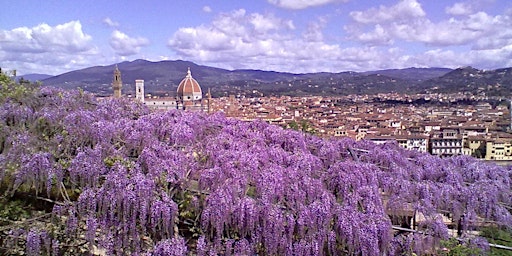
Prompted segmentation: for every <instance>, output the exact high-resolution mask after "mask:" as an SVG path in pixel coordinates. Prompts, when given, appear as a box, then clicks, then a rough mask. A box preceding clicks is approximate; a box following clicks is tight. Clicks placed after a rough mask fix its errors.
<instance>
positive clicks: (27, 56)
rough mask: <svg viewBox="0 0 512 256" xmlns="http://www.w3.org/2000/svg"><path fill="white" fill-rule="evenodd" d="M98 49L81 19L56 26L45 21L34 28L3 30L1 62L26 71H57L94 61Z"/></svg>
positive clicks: (0, 44) (0, 48)
mask: <svg viewBox="0 0 512 256" xmlns="http://www.w3.org/2000/svg"><path fill="white" fill-rule="evenodd" d="M98 53H99V51H98V49H97V48H96V47H95V46H94V45H93V44H92V37H91V36H90V35H88V34H86V33H84V32H83V31H82V25H81V23H80V21H70V22H67V23H64V24H60V25H56V26H53V27H52V26H50V25H48V24H44V23H43V24H39V25H37V26H35V27H32V28H28V27H19V28H15V29H12V30H0V61H1V62H2V66H4V67H11V68H13V69H14V68H15V69H18V70H19V72H20V73H24V74H27V73H31V72H39V73H51V74H57V73H59V72H62V71H67V70H68V69H67V68H69V67H77V66H81V65H87V64H88V63H92V60H94V59H96V60H97V55H98ZM89 61H91V62H89Z"/></svg>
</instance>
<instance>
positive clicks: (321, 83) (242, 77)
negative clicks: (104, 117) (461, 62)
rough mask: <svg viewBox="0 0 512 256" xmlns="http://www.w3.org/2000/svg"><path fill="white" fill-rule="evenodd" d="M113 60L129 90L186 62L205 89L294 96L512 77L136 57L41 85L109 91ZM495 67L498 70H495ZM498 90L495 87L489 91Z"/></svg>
mask: <svg viewBox="0 0 512 256" xmlns="http://www.w3.org/2000/svg"><path fill="white" fill-rule="evenodd" d="M116 66H117V67H118V68H119V69H120V70H121V73H122V80H123V85H124V86H123V93H124V94H133V93H134V90H135V85H134V84H135V80H136V79H144V80H145V85H146V91H147V92H148V93H151V94H155V95H172V94H173V92H174V91H175V89H176V88H177V86H178V84H179V82H180V81H181V80H182V79H183V78H184V77H185V76H186V72H187V69H188V68H190V69H191V72H192V76H193V77H194V78H195V79H196V80H197V81H198V82H199V83H200V85H201V87H203V89H204V90H206V89H208V88H211V89H212V91H213V93H214V96H222V95H224V96H225V95H228V94H240V95H246V96H254V95H261V94H263V95H291V96H297V95H347V94H374V93H386V92H410V93H419V92H445V91H446V92H453V91H456V89H455V88H460V86H459V85H460V84H464V85H466V84H475V86H469V87H467V88H465V90H466V91H468V90H474V91H475V92H481V90H478V88H480V87H481V86H483V85H482V84H493V85H494V84H495V81H490V80H492V79H495V80H496V79H498V80H499V81H502V82H508V81H512V72H509V69H510V70H512V68H503V69H497V70H493V71H482V70H478V69H474V68H470V67H463V68H458V69H449V68H440V67H433V68H417V67H410V68H404V69H384V70H375V71H365V72H355V71H343V72H338V73H333V72H316V73H291V72H277V71H264V70H257V69H235V70H228V69H222V68H217V67H211V66H205V65H199V64H196V63H194V62H191V61H185V60H165V61H155V62H153V61H148V60H143V59H137V60H133V61H124V62H120V63H116V64H111V65H106V66H93V67H88V68H84V69H80V70H75V71H70V72H66V73H63V74H60V75H57V76H53V77H50V78H47V79H44V80H42V82H43V84H44V85H51V86H56V87H62V88H66V89H73V88H77V87H80V88H82V89H84V90H86V91H90V92H93V93H96V94H98V95H110V94H111V93H112V88H111V82H112V75H113V71H114V69H115V67H116ZM499 70H501V71H499ZM482 72H483V73H482ZM485 72H487V73H485ZM499 72H501V73H503V74H502V75H501V76H499V75H497V73H499ZM484 73H485V77H490V78H489V79H487V80H485V79H483V80H482V79H481V76H483V75H482V74H484ZM471 74H472V75H471ZM509 76H511V77H509ZM476 80H479V81H476ZM502 87H503V88H505V89H506V88H510V87H512V86H511V85H510V84H506V85H505V86H502ZM503 88H502V89H503ZM503 91H504V90H494V93H502V92H503Z"/></svg>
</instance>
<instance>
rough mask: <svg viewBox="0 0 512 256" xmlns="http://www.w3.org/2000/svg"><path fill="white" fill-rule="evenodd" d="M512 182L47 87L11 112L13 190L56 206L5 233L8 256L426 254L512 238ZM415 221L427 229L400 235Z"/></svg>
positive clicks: (415, 158) (5, 190)
mask: <svg viewBox="0 0 512 256" xmlns="http://www.w3.org/2000/svg"><path fill="white" fill-rule="evenodd" d="M511 178H512V172H511V170H510V169H507V168H504V167H499V166H496V165H491V164H486V163H484V162H481V161H478V160H475V159H473V158H470V157H465V156H460V157H454V158H448V159H440V158H438V157H434V156H430V155H428V154H421V153H417V152H411V151H405V150H403V149H400V148H399V147H398V146H397V145H393V144H387V145H383V146H377V145H374V144H372V143H369V142H355V141H353V140H349V139H342V140H328V139H321V138H318V137H315V136H311V135H305V134H302V133H299V132H296V131H293V130H286V129H283V128H281V127H278V126H273V125H269V124H266V123H264V122H261V121H254V122H242V121H238V120H234V119H228V118H225V117H224V116H223V115H222V114H213V115H206V114H202V113H192V112H183V111H167V112H150V111H149V110H148V109H147V108H145V107H144V106H142V105H140V104H137V103H135V102H133V101H128V100H119V99H117V100H114V99H104V100H96V99H95V98H94V97H92V96H91V95H89V94H86V93H83V92H81V91H65V90H59V89H52V88H42V89H41V90H38V91H36V92H35V93H34V94H31V95H29V96H27V97H25V98H23V99H22V100H14V99H6V100H4V102H3V104H2V105H1V108H0V193H1V195H2V196H3V197H5V198H14V197H17V198H19V197H20V196H26V197H30V198H33V199H34V198H35V201H44V202H46V205H48V204H49V205H50V207H51V209H47V211H48V213H44V215H42V217H38V218H33V219H32V220H30V219H29V220H26V221H25V222H23V221H20V222H19V223H18V224H17V223H14V224H9V226H8V229H7V228H2V227H0V232H1V233H0V235H1V238H0V247H1V249H0V252H5V253H6V254H10V252H11V251H10V250H13V251H14V250H20V248H22V249H21V250H23V251H24V253H25V254H27V255H40V254H46V255H57V254H59V253H60V254H76V253H80V252H81V251H80V250H86V251H89V252H93V253H98V252H103V253H106V254H107V255H126V254H134V255H187V254H190V253H191V254H197V255H400V254H410V253H413V252H415V253H425V252H428V251H429V250H433V248H435V247H436V246H438V242H439V241H440V240H442V239H447V238H449V235H450V234H449V232H448V230H449V229H453V230H455V231H456V232H457V233H458V236H459V237H460V238H461V239H464V238H467V239H472V240H473V241H478V240H477V239H476V238H475V237H473V236H474V235H473V234H474V232H470V231H473V230H477V229H478V227H479V226H481V225H499V226H504V227H508V228H512V215H511V211H510V209H511V206H512V192H511V191H512V184H511ZM408 213H412V214H408ZM413 215H414V219H415V220H417V223H415V224H414V225H415V226H411V227H410V228H414V229H416V230H418V231H419V232H417V233H409V232H405V233H400V232H396V231H393V228H392V227H393V226H397V225H398V226H400V225H403V224H404V223H410V221H405V222H403V221H402V222H400V221H398V222H397V221H396V220H397V219H400V218H402V219H403V218H404V217H405V218H406V217H407V216H409V217H411V216H413ZM36 217H37V216H36ZM446 220H449V221H450V223H454V224H453V225H451V226H449V225H447V221H446ZM36 223H39V224H36ZM41 223H42V224H41ZM481 244H483V246H484V247H485V244H486V243H485V242H483V243H481ZM82 252H83V251H82Z"/></svg>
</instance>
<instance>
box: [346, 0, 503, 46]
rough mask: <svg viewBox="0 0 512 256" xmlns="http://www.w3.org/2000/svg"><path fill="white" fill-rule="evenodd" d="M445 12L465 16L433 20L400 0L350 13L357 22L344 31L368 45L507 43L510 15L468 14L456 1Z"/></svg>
mask: <svg viewBox="0 0 512 256" xmlns="http://www.w3.org/2000/svg"><path fill="white" fill-rule="evenodd" d="M447 11H450V12H452V13H459V14H461V15H462V14H465V15H464V16H459V17H457V18H451V19H449V20H443V21H439V22H437V23H434V22H432V21H431V20H430V19H428V18H427V16H426V13H425V12H424V11H423V9H422V8H421V6H420V5H419V3H418V2H417V1H416V0H402V1H400V2H399V3H398V4H396V5H394V6H389V7H388V6H380V7H379V8H378V9H377V8H372V9H369V10H366V11H356V12H351V13H350V15H351V17H352V18H353V20H354V21H355V22H356V24H353V25H351V26H346V27H345V30H346V31H347V33H349V35H350V38H352V39H355V40H357V41H359V42H363V43H369V44H371V45H382V44H389V43H391V44H394V43H396V42H400V41H406V42H416V43H422V44H424V45H426V46H462V45H468V46H470V47H472V48H475V47H479V48H485V47H499V46H503V44H508V43H509V42H510V41H509V39H511V37H510V34H512V18H511V17H510V16H502V15H497V16H490V15H489V14H487V13H485V12H477V13H471V12H470V10H469V9H468V7H465V5H463V4H459V5H457V4H455V5H454V6H452V7H449V8H447ZM491 45H494V46H491Z"/></svg>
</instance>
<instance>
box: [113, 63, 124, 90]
mask: <svg viewBox="0 0 512 256" xmlns="http://www.w3.org/2000/svg"><path fill="white" fill-rule="evenodd" d="M122 87H123V81H121V71H119V68H118V67H117V65H116V69H115V70H114V80H113V81H112V89H113V90H114V98H121V88H122Z"/></svg>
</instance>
